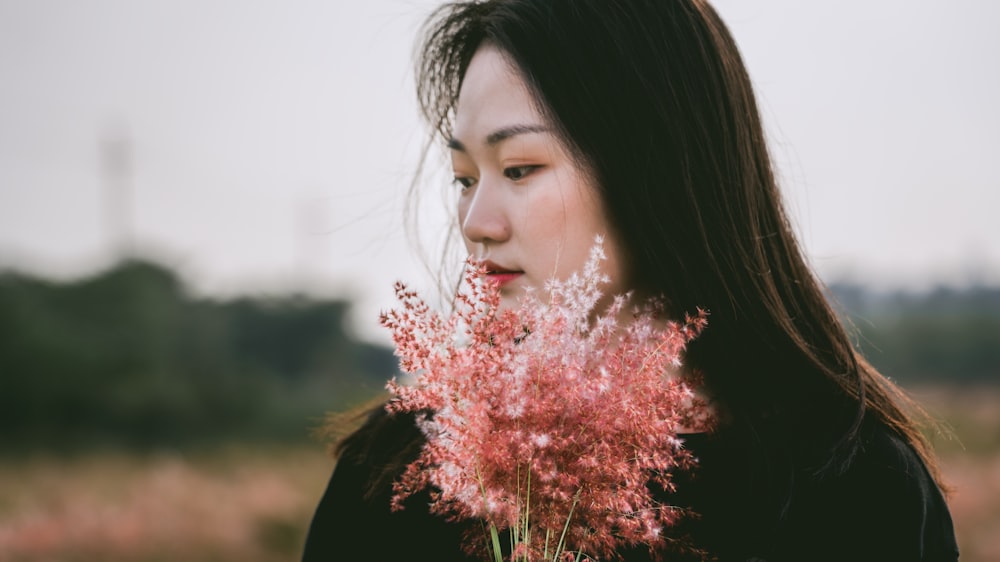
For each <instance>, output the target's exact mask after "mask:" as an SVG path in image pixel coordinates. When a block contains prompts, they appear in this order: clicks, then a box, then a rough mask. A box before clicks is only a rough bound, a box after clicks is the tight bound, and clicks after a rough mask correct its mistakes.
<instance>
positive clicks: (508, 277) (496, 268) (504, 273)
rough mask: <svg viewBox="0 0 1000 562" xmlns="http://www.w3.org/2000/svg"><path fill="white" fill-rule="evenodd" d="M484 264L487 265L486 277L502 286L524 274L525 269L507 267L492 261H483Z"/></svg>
mask: <svg viewBox="0 0 1000 562" xmlns="http://www.w3.org/2000/svg"><path fill="white" fill-rule="evenodd" d="M483 266H484V267H486V278H487V279H489V280H490V281H492V282H494V283H496V284H497V285H499V286H501V287H503V286H504V285H506V284H507V283H510V282H511V281H513V280H515V279H517V278H518V277H520V276H522V275H524V272H523V271H515V270H513V269H507V268H506V267H503V266H501V265H497V264H495V263H493V262H490V261H487V262H485V263H483Z"/></svg>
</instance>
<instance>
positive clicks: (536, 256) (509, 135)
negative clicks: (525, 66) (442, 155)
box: [449, 46, 626, 308]
mask: <svg viewBox="0 0 1000 562" xmlns="http://www.w3.org/2000/svg"><path fill="white" fill-rule="evenodd" d="M453 135H454V136H453V138H452V139H451V140H450V142H449V146H450V148H451V156H452V164H453V167H454V172H455V180H456V184H457V186H458V187H459V188H460V189H461V195H460V199H459V204H458V218H459V224H460V225H461V229H462V237H463V239H464V240H465V245H466V248H467V249H468V251H469V253H470V254H472V255H473V256H474V257H476V258H479V259H481V260H484V261H485V262H486V264H487V268H488V269H489V271H490V273H489V278H490V279H491V280H493V281H494V282H496V283H498V284H499V285H500V290H501V296H502V302H501V305H502V306H503V307H505V308H507V307H512V306H515V305H516V304H517V301H518V299H519V297H520V296H521V295H523V294H524V290H525V289H527V288H537V289H541V288H542V287H543V286H544V284H545V282H546V281H547V280H549V279H552V278H556V279H560V280H562V279H566V278H567V277H569V276H570V274H572V273H573V272H576V271H580V270H581V269H582V267H583V264H584V263H585V262H586V260H587V257H588V255H589V253H590V250H591V248H592V247H593V246H594V243H595V237H596V236H598V235H600V236H603V237H604V251H605V254H606V255H607V258H608V259H607V260H605V261H604V262H603V269H604V273H606V274H607V275H608V276H609V277H610V278H611V283H610V284H609V285H607V286H605V287H603V289H604V293H605V295H614V294H618V293H622V292H624V291H625V290H626V288H625V287H626V284H625V279H624V273H623V264H622V260H623V254H622V252H621V251H620V247H619V245H618V243H617V241H616V239H615V237H614V235H613V233H612V232H611V229H610V227H609V225H608V221H607V219H606V217H605V214H604V209H603V207H602V204H601V201H600V198H599V196H598V193H597V190H596V188H595V186H594V184H593V180H592V178H591V175H590V174H589V173H588V171H587V170H585V169H583V168H581V167H580V166H579V165H578V164H577V162H576V161H575V160H574V159H573V158H572V157H571V156H570V154H569V152H568V151H567V149H566V147H564V146H563V143H562V142H561V141H560V140H559V138H558V136H557V135H556V133H555V131H554V130H553V129H552V128H551V127H550V125H549V123H548V121H547V120H546V119H545V118H544V117H543V116H542V115H541V114H540V113H539V111H538V110H537V109H536V108H535V103H534V100H533V99H532V96H531V94H530V93H529V90H528V87H527V85H526V84H525V83H524V81H523V80H522V79H521V78H520V76H519V75H518V74H517V72H516V71H515V70H514V69H513V68H512V67H511V65H510V64H509V63H508V62H507V60H506V59H505V58H504V56H503V55H502V54H501V52H500V51H499V50H497V49H496V48H494V47H490V46H484V47H481V48H480V49H479V50H478V51H477V52H476V54H475V56H473V58H472V61H471V63H470V64H469V68H468V70H467V71H466V74H465V77H464V80H463V83H462V89H461V91H460V93H459V98H458V105H457V108H456V115H455V126H454V132H453Z"/></svg>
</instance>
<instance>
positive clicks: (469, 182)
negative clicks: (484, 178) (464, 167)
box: [455, 176, 476, 191]
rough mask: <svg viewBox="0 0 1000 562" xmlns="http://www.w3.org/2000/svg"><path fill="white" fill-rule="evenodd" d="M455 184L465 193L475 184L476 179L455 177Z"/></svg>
mask: <svg viewBox="0 0 1000 562" xmlns="http://www.w3.org/2000/svg"><path fill="white" fill-rule="evenodd" d="M455 183H457V184H458V185H460V186H461V187H462V191H465V190H466V189H469V188H470V187H472V186H473V185H475V184H476V178H470V177H468V176H455Z"/></svg>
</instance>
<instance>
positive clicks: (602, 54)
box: [417, 0, 939, 478]
mask: <svg viewBox="0 0 1000 562" xmlns="http://www.w3.org/2000/svg"><path fill="white" fill-rule="evenodd" d="M486 43H488V44H490V45H493V46H495V47H497V48H499V49H500V51H501V52H503V53H504V54H505V55H506V57H507V58H508V59H509V61H510V62H511V65H512V67H513V68H515V69H516V70H517V71H518V72H520V74H521V76H522V77H523V78H524V80H525V82H526V83H527V84H528V86H529V87H530V88H531V90H532V93H533V96H534V98H535V100H536V101H537V103H538V106H539V108H540V109H541V111H542V112H543V113H544V114H545V115H546V116H547V117H548V118H549V120H550V121H551V124H552V125H553V126H554V127H556V129H557V130H558V132H559V134H560V137H561V139H562V141H563V142H564V143H565V145H566V146H567V147H569V148H570V150H571V151H572V152H573V154H574V155H575V156H576V157H577V158H578V159H579V161H580V163H581V164H583V165H585V166H586V167H587V168H588V169H589V170H591V171H592V173H593V174H595V176H596V180H597V181H596V183H597V184H598V185H599V187H600V190H601V197H602V198H603V203H604V205H605V208H606V209H607V214H608V216H609V219H610V221H611V223H612V227H613V228H615V229H616V230H617V234H618V236H619V237H620V238H619V239H620V240H621V242H622V245H623V246H624V247H625V248H626V250H627V252H629V255H628V256H627V263H628V267H629V268H630V272H629V273H630V277H629V278H630V279H631V280H633V281H634V283H635V284H636V287H635V289H636V290H637V291H640V292H645V293H647V294H651V295H661V296H663V297H664V298H665V299H666V302H667V305H668V309H669V312H671V313H673V314H677V315H680V314H683V313H684V312H688V311H693V310H695V308H696V307H703V308H707V309H708V310H709V311H710V314H711V316H710V318H709V328H708V329H707V330H706V331H705V333H704V334H702V336H701V337H699V338H698V339H697V340H695V342H694V343H693V344H692V345H691V347H690V349H689V351H688V354H687V357H686V364H687V365H688V366H689V367H691V368H693V369H696V370H698V371H699V372H700V373H701V374H702V375H703V377H704V381H705V385H706V387H707V390H708V391H709V392H710V393H711V395H712V396H713V397H714V399H715V400H716V401H717V403H718V404H719V405H720V408H721V409H722V411H723V413H724V414H725V415H726V416H727V418H728V421H727V422H724V424H723V430H724V431H729V432H730V433H731V434H733V435H738V436H739V437H740V438H741V439H743V442H744V443H746V444H747V446H748V447H749V450H750V452H751V455H752V456H753V457H754V458H756V459H758V461H760V462H761V463H765V464H766V463H769V462H773V461H774V459H775V458H779V457H780V458H781V459H782V460H783V461H784V462H786V463H787V465H788V466H795V467H805V468H806V469H807V470H808V471H810V472H811V473H812V474H813V475H815V476H818V477H826V476H829V475H832V474H837V473H839V472H840V471H842V470H843V469H844V468H845V467H846V466H847V465H848V463H849V462H850V459H851V457H852V455H853V452H854V450H855V448H856V446H857V443H858V434H859V431H861V428H862V427H863V426H864V424H865V423H866V422H867V421H881V422H883V423H885V424H886V425H887V426H888V427H889V428H891V429H892V430H893V431H895V432H896V433H897V434H899V435H900V436H901V437H902V438H903V439H905V440H906V441H908V442H909V443H911V444H912V446H913V447H914V448H915V450H916V451H917V452H918V453H919V454H920V455H921V457H923V459H924V461H925V462H926V463H927V465H928V468H929V469H930V470H931V472H932V473H933V474H934V475H935V477H936V478H937V477H938V476H939V473H938V470H937V467H936V464H935V462H934V459H933V458H932V455H931V453H930V449H929V447H928V445H927V443H926V441H925V439H924V437H923V436H922V434H921V432H920V427H919V425H918V423H917V418H916V417H915V416H916V415H917V414H919V413H920V411H919V409H918V408H917V407H916V404H915V403H913V402H912V401H910V400H909V399H908V398H907V396H906V394H905V393H904V392H903V391H902V390H901V389H899V388H898V387H897V386H896V385H895V384H893V383H892V382H891V381H889V380H888V379H887V378H886V377H884V376H882V375H881V374H880V373H879V372H878V371H877V370H876V369H874V368H873V367H872V366H871V365H870V364H868V363H867V362H866V361H865V360H864V358H862V357H861V356H860V355H859V354H858V353H857V352H856V351H855V349H854V347H853V346H852V344H851V340H850V337H849V335H848V333H847V331H846V330H845V329H844V327H843V325H842V324H841V322H840V321H839V320H838V318H837V315H836V314H835V312H834V311H833V309H832V308H831V305H830V303H829V301H828V299H827V297H826V295H825V293H824V289H823V287H822V285H821V284H820V283H819V281H818V280H817V278H816V276H815V274H814V273H813V272H812V270H811V268H810V267H809V265H808V264H807V261H806V259H805V258H804V256H803V253H802V251H801V249H800V248H799V245H798V243H797V241H796V239H795V236H794V234H793V232H792V228H791V226H790V224H789V221H788V217H787V215H786V213H785V211H784V208H783V205H782V202H781V196H780V194H779V191H778V187H777V184H776V181H775V177H774V173H773V170H772V166H771V160H770V156H769V155H768V150H767V146H766V143H765V139H764V134H763V130H762V126H761V122H760V117H759V115H758V110H757V106H756V101H755V97H754V93H753V88H752V86H751V81H750V78H749V76H748V74H747V71H746V68H745V66H744V64H743V61H742V58H741V56H740V53H739V51H738V49H737V47H736V44H735V42H734V41H733V38H732V37H731V35H730V33H729V31H728V30H727V28H726V26H725V25H724V24H723V22H722V20H721V19H720V18H719V16H718V15H717V14H716V12H715V11H714V10H713V9H712V8H711V7H710V6H709V5H708V4H707V2H705V1H701V0H628V1H616V0H545V1H539V0H486V1H470V2H460V3H452V4H447V5H445V6H442V7H441V8H439V9H438V10H437V11H436V12H435V13H434V14H433V16H432V17H431V18H430V19H429V20H428V24H427V27H426V28H425V35H424V39H423V42H422V44H421V46H420V48H419V50H418V60H417V91H418V97H419V102H420V105H421V109H422V111H423V114H424V117H425V118H426V119H427V121H428V122H429V124H430V126H431V127H432V128H433V129H435V131H436V132H437V133H438V134H440V135H441V137H443V138H444V139H448V138H449V137H450V134H451V130H450V127H451V123H452V119H453V117H454V110H455V105H456V101H457V99H458V93H459V90H460V87H461V83H462V78H463V76H464V74H465V71H466V68H467V67H468V64H469V61H470V60H471V58H472V55H473V54H474V53H475V51H476V50H477V49H478V48H479V47H480V46H481V45H483V44H486ZM845 228H849V226H848V225H845ZM768 470H770V469H768Z"/></svg>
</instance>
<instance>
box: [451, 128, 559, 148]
mask: <svg viewBox="0 0 1000 562" xmlns="http://www.w3.org/2000/svg"><path fill="white" fill-rule="evenodd" d="M549 130H550V129H549V128H548V127H546V126H544V125H511V126H509V127H502V128H500V129H497V130H496V131H493V132H492V133H490V134H488V135H486V144H488V145H489V146H496V145H497V144H500V143H501V142H503V141H505V140H507V139H509V138H511V137H514V136H517V135H523V134H527V133H546V132H548V131H549ZM448 148H450V149H452V150H458V151H460V152H466V149H465V145H464V144H462V141H460V140H458V139H456V138H455V137H452V138H450V139H448Z"/></svg>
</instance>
